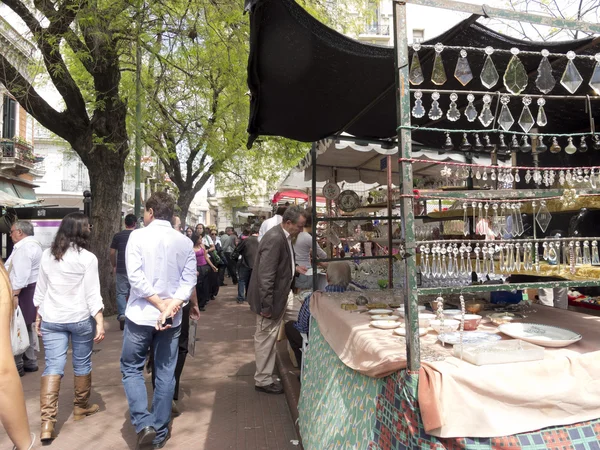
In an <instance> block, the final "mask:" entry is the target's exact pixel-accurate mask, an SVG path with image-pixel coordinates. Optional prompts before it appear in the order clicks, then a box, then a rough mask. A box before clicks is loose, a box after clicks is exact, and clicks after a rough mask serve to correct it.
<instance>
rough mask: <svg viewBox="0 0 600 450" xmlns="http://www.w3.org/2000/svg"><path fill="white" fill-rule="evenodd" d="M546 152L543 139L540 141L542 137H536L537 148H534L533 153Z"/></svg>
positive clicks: (546, 147)
mask: <svg viewBox="0 0 600 450" xmlns="http://www.w3.org/2000/svg"><path fill="white" fill-rule="evenodd" d="M546 150H548V146H547V145H546V144H544V139H542V136H538V137H537V146H536V147H535V151H536V152H537V153H544V152H545V151H546Z"/></svg>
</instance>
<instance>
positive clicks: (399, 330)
mask: <svg viewBox="0 0 600 450" xmlns="http://www.w3.org/2000/svg"><path fill="white" fill-rule="evenodd" d="M428 331H429V328H419V336H425V335H426V334H427V332H428ZM394 333H395V334H397V335H398V336H406V327H400V328H396V329H395V330H394Z"/></svg>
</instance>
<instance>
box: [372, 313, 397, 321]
mask: <svg viewBox="0 0 600 450" xmlns="http://www.w3.org/2000/svg"><path fill="white" fill-rule="evenodd" d="M371 320H398V316H390V315H389V314H373V315H372V316H371Z"/></svg>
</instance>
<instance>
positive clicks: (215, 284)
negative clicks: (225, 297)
mask: <svg viewBox="0 0 600 450" xmlns="http://www.w3.org/2000/svg"><path fill="white" fill-rule="evenodd" d="M208 285H209V288H208V291H209V294H210V295H211V296H212V297H216V296H217V295H219V273H218V272H215V271H214V270H212V268H210V267H209V271H208Z"/></svg>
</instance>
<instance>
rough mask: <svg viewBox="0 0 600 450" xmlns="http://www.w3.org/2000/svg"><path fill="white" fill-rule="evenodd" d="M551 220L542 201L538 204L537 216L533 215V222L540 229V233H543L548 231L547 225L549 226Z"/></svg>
mask: <svg viewBox="0 0 600 450" xmlns="http://www.w3.org/2000/svg"><path fill="white" fill-rule="evenodd" d="M551 220H552V214H550V211H549V210H548V207H547V206H546V201H545V200H542V201H541V202H540V209H538V212H537V214H536V215H535V221H536V222H537V224H538V225H539V226H540V228H541V229H542V233H545V232H546V230H547V229H548V225H550V221H551Z"/></svg>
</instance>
